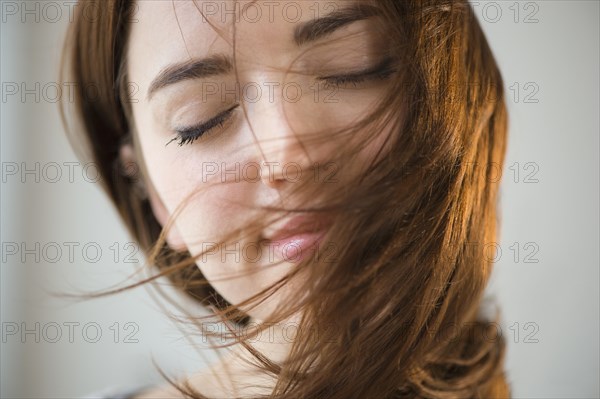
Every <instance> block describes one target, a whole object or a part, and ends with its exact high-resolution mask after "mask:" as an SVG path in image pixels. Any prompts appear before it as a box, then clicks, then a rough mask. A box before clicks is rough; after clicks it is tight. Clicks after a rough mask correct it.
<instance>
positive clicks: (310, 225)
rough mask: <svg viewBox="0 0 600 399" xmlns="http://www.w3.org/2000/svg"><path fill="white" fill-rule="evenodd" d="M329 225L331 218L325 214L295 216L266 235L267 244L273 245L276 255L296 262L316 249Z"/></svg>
mask: <svg viewBox="0 0 600 399" xmlns="http://www.w3.org/2000/svg"><path fill="white" fill-rule="evenodd" d="M330 225H331V219H330V218H328V217H327V216H325V215H317V216H315V215H310V216H309V215H300V216H296V217H294V218H292V219H290V220H289V221H288V222H287V223H286V224H285V225H283V227H281V228H280V229H278V230H276V231H275V233H274V234H272V235H271V236H269V237H267V245H269V246H271V247H273V250H274V253H275V255H276V256H277V257H279V258H281V259H285V260H287V261H292V262H298V261H300V260H302V259H304V258H305V257H306V256H308V255H309V254H310V253H311V252H312V251H315V250H318V245H319V243H320V242H321V241H322V239H323V236H324V235H325V232H326V230H327V228H328V227H329V226H330Z"/></svg>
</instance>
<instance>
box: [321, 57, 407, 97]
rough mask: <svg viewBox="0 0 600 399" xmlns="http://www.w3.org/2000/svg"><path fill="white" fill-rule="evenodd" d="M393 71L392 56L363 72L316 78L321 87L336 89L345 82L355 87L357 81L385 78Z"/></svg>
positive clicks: (394, 70)
mask: <svg viewBox="0 0 600 399" xmlns="http://www.w3.org/2000/svg"><path fill="white" fill-rule="evenodd" d="M394 72H396V69H395V68H394V67H393V60H392V58H387V59H385V60H384V61H383V62H382V63H381V64H379V65H377V66H375V67H373V68H371V69H368V70H366V71H363V72H359V73H350V74H347V75H336V76H326V77H323V78H318V80H320V81H322V82H324V85H323V89H325V90H329V89H334V90H338V89H341V88H342V87H343V86H344V85H347V84H352V85H354V87H357V86H358V84H359V83H363V82H367V81H373V80H385V79H387V78H388V77H389V76H390V75H392V74H393V73H394Z"/></svg>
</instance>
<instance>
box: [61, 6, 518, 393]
mask: <svg viewBox="0 0 600 399" xmlns="http://www.w3.org/2000/svg"><path fill="white" fill-rule="evenodd" d="M80 3H83V4H92V5H94V6H93V7H78V8H77V9H76V13H75V20H74V21H73V23H72V24H71V25H70V28H69V29H70V30H69V33H68V37H67V40H66V42H65V49H64V54H63V66H62V71H63V75H62V78H63V79H68V80H69V81H71V82H76V83H77V85H76V86H75V87H76V101H75V103H74V109H73V110H69V111H67V110H66V109H65V108H64V107H63V108H61V112H62V115H63V119H64V120H65V125H69V123H67V119H68V118H67V115H74V116H75V121H76V123H78V124H80V126H79V127H78V128H71V129H68V130H69V131H70V132H71V133H72V134H71V135H70V136H71V139H72V142H73V145H74V146H76V147H77V148H78V149H81V150H82V151H81V152H80V156H81V157H83V158H85V159H86V160H91V161H93V162H95V163H96V165H97V166H98V167H99V170H100V173H101V176H102V183H103V188H104V190H105V191H106V193H107V194H108V197H109V198H110V200H111V201H112V203H113V204H114V205H115V206H116V208H117V210H118V212H119V215H120V216H121V218H122V220H123V221H124V224H125V225H126V226H127V228H128V230H129V232H130V234H131V235H132V236H133V237H134V238H135V240H137V242H138V243H139V244H140V246H141V248H143V250H144V251H145V253H146V254H147V257H148V262H149V263H150V264H152V265H153V266H154V267H156V270H157V273H156V274H155V275H153V276H152V277H150V278H147V279H144V280H142V281H140V282H137V283H136V284H132V285H130V286H127V287H124V288H121V289H119V290H113V291H108V292H107V293H106V294H112V293H114V292H118V291H121V290H123V289H129V288H132V287H136V286H139V285H141V284H145V283H148V282H151V281H154V280H155V279H157V278H159V277H162V276H168V278H169V279H170V281H171V282H172V283H173V284H174V285H175V286H176V287H177V288H179V289H180V290H182V291H183V292H185V293H186V294H187V295H189V296H190V297H192V298H193V299H194V300H196V301H199V302H200V303H202V304H204V305H206V306H207V307H208V308H210V309H212V311H213V314H214V315H217V316H218V317H219V318H220V320H223V321H227V322H231V323H230V324H229V325H241V326H244V325H246V324H245V323H247V322H248V320H249V317H248V315H247V314H245V313H244V312H242V311H240V310H239V308H238V307H236V306H233V305H232V304H230V303H228V302H227V301H226V300H225V298H223V297H222V296H221V295H220V294H219V293H218V292H217V291H216V290H214V289H213V288H212V287H211V285H210V283H209V282H208V281H206V279H205V278H204V276H203V275H202V273H201V272H200V270H199V269H198V267H197V266H196V263H195V261H196V259H197V257H198V256H199V255H198V254H191V253H189V252H187V251H177V250H174V249H171V248H170V247H169V246H168V244H167V243H166V241H165V234H166V233H165V232H166V230H167V229H168V228H169V225H167V226H161V225H160V223H159V222H158V221H157V220H156V218H155V217H154V215H153V212H152V209H151V207H150V204H149V202H148V200H147V199H145V198H143V197H141V196H139V195H137V194H136V188H135V187H136V185H135V183H136V182H135V181H134V180H135V179H132V177H131V176H130V175H127V174H126V173H122V170H121V169H122V165H121V164H120V162H119V149H120V146H121V145H122V144H123V143H124V142H128V141H131V142H133V144H134V146H135V143H136V139H135V134H132V132H134V131H135V126H134V121H133V120H132V118H131V111H130V109H129V106H130V102H129V101H128V95H129V93H128V90H127V68H126V65H127V60H126V57H125V55H126V48H127V38H128V32H129V16H130V15H131V13H132V10H133V7H134V2H133V1H131V0H80ZM370 3H373V4H374V5H375V6H376V7H377V8H378V9H379V10H380V16H381V18H382V19H381V21H382V23H381V27H382V28H383V29H385V31H386V37H387V40H388V42H387V48H386V50H385V51H386V52H388V55H391V56H393V59H394V60H395V62H396V67H397V71H398V73H397V74H395V75H394V77H393V79H392V80H391V81H390V83H389V85H388V87H387V89H386V94H385V95H384V96H383V97H382V98H381V99H380V101H379V102H378V106H377V107H376V108H375V109H373V110H372V112H371V113H370V114H369V116H368V117H367V118H365V119H364V120H363V121H362V122H361V123H360V124H359V126H351V127H348V128H347V129H344V130H343V131H340V132H338V133H336V134H344V135H345V134H352V133H353V132H357V131H365V129H368V130H369V131H372V132H374V133H373V134H372V137H376V136H377V134H376V132H381V131H383V130H385V129H388V130H391V131H392V134H391V135H390V136H389V137H388V138H387V139H386V141H385V143H384V147H385V150H384V151H383V152H382V153H381V154H378V156H377V157H375V159H374V160H373V162H372V163H371V164H370V165H369V167H368V168H366V169H365V171H363V172H362V175H361V177H360V178H359V179H356V180H353V181H352V185H351V186H348V187H345V189H343V190H340V189H339V187H338V188H337V189H333V187H329V189H328V190H325V191H323V192H324V194H323V195H322V198H323V201H322V202H321V206H320V207H318V208H316V207H312V208H310V211H311V212H314V211H324V212H328V213H334V214H335V215H337V216H339V217H337V218H336V219H335V223H334V224H333V225H332V228H331V229H330V231H329V232H328V233H327V240H329V241H330V242H335V243H336V247H335V249H336V251H335V255H336V256H335V259H333V261H330V262H328V263H327V264H326V267H323V265H324V263H323V262H324V260H323V259H322V258H321V259H317V257H311V258H309V259H307V260H306V261H303V262H302V264H301V265H300V266H299V267H298V268H295V269H294V272H293V273H292V274H294V275H295V274H298V275H299V274H300V273H304V274H303V276H304V279H303V280H302V283H301V284H300V285H299V286H298V287H299V288H298V289H299V290H300V291H299V292H304V293H306V294H305V295H304V296H303V297H302V298H294V301H291V300H290V301H288V302H286V304H285V306H282V307H281V309H280V310H279V311H278V312H276V314H274V315H273V319H272V320H269V321H270V322H273V321H277V320H283V319H285V318H286V317H288V316H290V315H292V314H295V312H298V311H301V312H302V318H301V324H300V327H301V328H298V330H297V331H298V334H297V335H296V337H295V339H294V342H293V347H292V349H291V352H290V354H289V357H288V358H287V359H286V360H285V361H283V362H280V363H277V362H273V361H270V360H269V359H266V358H265V357H263V356H261V355H260V353H258V352H257V351H255V350H253V349H252V346H251V344H250V343H249V342H248V339H249V337H250V336H254V335H252V334H253V333H257V332H259V331H260V329H261V328H266V327H264V326H262V327H261V326H259V327H258V329H257V330H255V331H254V332H253V333H245V334H239V333H237V332H235V331H234V330H233V329H232V330H231V335H230V337H231V338H233V339H234V341H235V342H238V343H241V344H242V345H244V346H245V347H246V348H247V349H248V350H250V351H251V352H252V353H253V354H254V355H255V357H256V360H257V361H256V367H260V368H261V369H262V370H263V371H264V372H265V373H267V374H269V375H272V376H274V377H275V379H276V384H275V386H274V387H272V392H271V394H270V395H269V396H265V397H269V398H323V397H327V398H440V399H442V398H443V399H446V398H448V399H449V398H506V397H509V396H510V389H509V384H508V383H507V381H506V376H505V373H504V371H503V360H504V354H505V341H504V338H503V337H502V335H501V334H499V333H498V329H497V324H496V322H497V321H498V320H499V316H498V315H499V312H497V313H496V315H495V319H493V320H489V319H488V318H487V316H486V315H484V314H483V312H482V302H483V292H484V289H485V287H486V285H487V282H488V280H489V277H490V274H491V272H492V268H493V261H492V260H490V259H489V258H488V257H486V254H485V253H484V251H483V248H484V247H485V245H486V244H487V243H493V242H495V241H497V235H498V209H497V208H498V197H499V195H498V190H499V186H500V178H499V176H498V171H501V170H502V167H503V163H504V156H505V147H506V140H507V137H506V136H507V113H506V105H505V101H504V89H503V82H502V77H501V73H500V71H499V69H498V66H497V64H496V62H495V60H494V57H493V54H492V51H491V49H490V47H489V45H488V43H487V41H486V38H485V36H484V33H483V32H482V29H481V27H480V25H479V23H478V21H477V18H475V16H474V14H473V10H472V8H471V7H470V5H469V4H468V2H467V1H466V0H402V1H390V0H387V1H386V0H379V1H371V2H370ZM84 9H85V11H86V15H84V14H83V10H84ZM90 13H91V14H93V15H90ZM199 17H200V16H199ZM91 21H93V22H91ZM90 85H93V86H95V87H96V88H97V93H93V94H94V95H93V98H92V94H90V91H89V90H85V88H86V87H89V86H90ZM399 115H402V117H401V118H400V117H399ZM315 136H317V135H315ZM371 139H372V138H371ZM356 151H357V149H356V148H350V147H348V148H344V149H343V150H340V154H339V155H335V158H334V159H335V161H336V162H340V163H341V164H344V162H346V163H348V162H352V156H353V155H354V154H355V153H356ZM332 157H333V155H332ZM140 168H141V177H142V178H143V176H144V171H143V164H142V165H140ZM321 188H323V187H321ZM299 190H300V191H298V195H302V194H300V193H305V194H304V195H306V198H310V197H311V195H312V194H314V192H313V193H312V194H311V195H308V194H306V193H307V192H309V188H307V187H303V188H302V189H299ZM302 190H303V191H302ZM319 192H321V191H319ZM268 210H269V211H272V210H274V209H268ZM278 210H279V209H278ZM304 210H307V209H304ZM296 211H298V210H296ZM300 211H302V210H300ZM319 266H321V267H319ZM292 274H290V275H289V276H286V278H284V279H282V280H281V281H278V282H277V283H276V284H275V286H274V287H270V288H269V289H265V290H263V291H261V292H260V293H258V294H257V295H256V297H255V298H251V299H249V301H248V303H252V302H254V303H257V302H259V301H260V300H262V299H264V297H266V296H268V295H271V294H272V293H273V290H274V289H275V290H276V289H278V288H280V287H281V286H284V285H285V283H286V282H287V281H289V279H291V278H293V277H294V276H293V275H292ZM103 295H104V294H103ZM239 305H240V304H238V306H239ZM315 326H317V327H318V328H315ZM323 326H327V328H323ZM202 333H206V332H205V331H203V332H202ZM163 375H164V374H163ZM165 377H166V376H165ZM166 378H167V379H168V377H166ZM168 380H169V382H170V383H171V384H173V385H174V386H176V387H177V389H178V390H180V391H181V392H182V393H185V394H186V395H188V396H190V397H194V398H202V397H204V396H203V395H201V394H200V393H199V392H195V391H194V390H193V389H192V387H191V386H189V385H188V384H185V383H184V384H182V385H179V384H177V383H175V382H173V381H171V380H170V379H168Z"/></svg>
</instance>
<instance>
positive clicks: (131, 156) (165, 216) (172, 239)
mask: <svg viewBox="0 0 600 399" xmlns="http://www.w3.org/2000/svg"><path fill="white" fill-rule="evenodd" d="M119 162H120V163H121V165H122V167H123V170H125V171H126V173H127V174H128V175H129V177H131V178H132V179H134V180H136V182H135V184H137V185H138V186H140V187H141V190H142V191H144V194H145V195H146V196H147V198H148V201H149V202H150V207H151V208H152V213H153V214H154V217H155V218H156V220H158V222H159V223H160V225H161V226H163V227H164V226H165V224H167V221H168V220H169V216H170V214H169V211H168V210H167V207H166V206H165V205H164V203H163V202H162V200H161V199H160V197H159V196H158V194H157V192H156V189H155V188H154V185H153V184H152V182H151V181H150V179H149V178H147V177H145V176H144V175H143V174H142V173H141V170H142V168H141V164H140V163H139V162H138V160H137V157H136V156H135V153H134V150H133V147H132V145H131V144H130V143H126V144H122V145H121V147H120V148H119ZM166 240H167V243H168V244H169V247H170V248H171V249H174V250H176V251H184V250H186V249H187V246H186V245H185V242H184V241H183V238H182V237H181V234H180V233H179V230H178V229H177V226H176V225H175V224H172V225H171V227H170V229H169V232H168V233H167V236H166Z"/></svg>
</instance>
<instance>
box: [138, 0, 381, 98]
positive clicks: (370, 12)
mask: <svg viewBox="0 0 600 399" xmlns="http://www.w3.org/2000/svg"><path fill="white" fill-rule="evenodd" d="M377 15H380V10H379V8H377V7H375V6H371V5H368V4H361V3H354V4H353V5H351V6H346V7H343V8H339V9H336V10H334V11H332V12H330V13H329V14H327V15H326V16H324V17H320V18H315V19H312V20H310V21H306V22H303V23H301V24H300V25H299V26H297V27H296V28H295V29H294V43H296V45H297V46H299V47H300V46H303V45H306V44H308V43H311V42H315V41H317V40H320V39H322V38H324V37H326V36H328V35H330V34H331V33H333V32H334V31H336V30H338V29H340V28H341V27H343V26H346V25H349V24H350V23H353V22H356V21H361V20H365V19H368V18H370V17H373V16H377ZM232 70H233V61H232V58H231V57H230V56H228V55H225V54H214V55H211V56H208V57H206V58H202V59H195V60H188V61H184V62H180V63H177V64H173V65H169V66H168V67H166V68H164V69H163V70H162V71H160V72H159V73H158V75H157V76H156V78H154V79H153V80H152V83H151V84H150V87H149V88H148V93H147V98H148V100H151V99H152V96H153V95H154V94H155V93H156V92H157V91H159V90H160V89H162V88H164V87H167V86H170V85H173V84H175V83H178V82H181V81H184V80H189V79H201V78H207V77H211V76H216V75H224V74H227V73H229V72H231V71H232Z"/></svg>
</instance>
